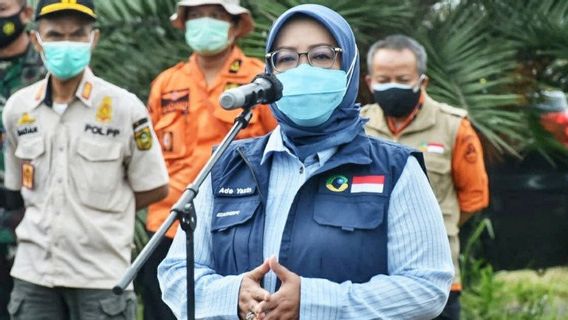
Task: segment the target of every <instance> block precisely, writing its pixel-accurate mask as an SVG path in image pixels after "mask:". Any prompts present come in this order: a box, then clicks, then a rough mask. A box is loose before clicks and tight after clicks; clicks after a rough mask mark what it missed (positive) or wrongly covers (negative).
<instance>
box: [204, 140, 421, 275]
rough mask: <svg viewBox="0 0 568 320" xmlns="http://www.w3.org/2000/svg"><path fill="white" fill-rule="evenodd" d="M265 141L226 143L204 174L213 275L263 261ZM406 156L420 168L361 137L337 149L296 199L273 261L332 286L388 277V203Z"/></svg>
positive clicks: (395, 148)
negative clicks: (209, 193)
mask: <svg viewBox="0 0 568 320" xmlns="http://www.w3.org/2000/svg"><path fill="white" fill-rule="evenodd" d="M267 141H268V136H265V137H262V138H257V139H249V140H241V141H238V142H235V143H233V144H232V145H231V146H230V147H229V149H228V150H227V152H226V153H225V155H224V156H223V157H222V158H221V159H220V161H219V162H218V163H217V164H216V166H215V167H214V168H213V171H212V173H211V177H212V185H213V195H214V205H213V215H212V221H210V222H209V223H211V233H212V245H213V248H212V249H213V250H212V251H213V256H214V265H215V270H216V271H217V273H218V274H221V275H236V274H241V273H243V272H247V271H250V270H252V269H253V268H255V267H257V266H259V265H260V264H262V262H263V235H264V220H265V210H266V199H267V194H268V192H269V190H268V183H269V178H270V168H271V161H266V162H265V163H264V164H263V165H260V161H261V159H262V156H263V153H264V149H265V146H266V143H267ZM410 155H414V156H416V157H417V159H418V160H419V162H420V163H421V165H422V167H424V165H423V161H422V154H421V153H415V152H413V150H411V149H408V148H406V147H403V146H400V145H396V144H392V143H389V142H385V141H382V140H377V139H374V138H370V137H367V136H365V135H359V136H357V137H356V138H355V140H354V141H352V142H351V143H349V144H346V145H343V146H340V147H339V148H338V150H337V153H336V154H335V155H334V156H332V157H331V158H330V159H329V160H328V161H327V163H326V164H325V165H324V166H323V167H322V168H320V169H319V170H318V171H317V172H316V173H315V174H314V175H313V176H312V177H311V178H310V179H309V180H308V181H306V183H305V184H304V185H303V186H302V187H301V188H300V190H299V191H298V193H297V194H296V196H295V198H294V202H293V204H292V206H291V208H290V212H288V213H287V214H288V219H287V222H286V226H285V228H284V233H283V236H282V243H281V248H280V253H279V257H278V259H279V261H280V263H282V264H283V265H284V266H285V267H287V268H288V269H289V270H291V271H293V272H295V273H296V274H298V275H300V276H302V277H310V278H324V279H328V280H331V281H334V282H338V283H341V282H344V281H347V280H350V281H352V282H354V283H363V282H367V281H369V280H370V279H371V277H373V276H375V275H377V274H387V273H388V267H387V266H388V261H387V219H388V214H387V213H388V206H389V199H390V195H391V192H392V190H393V189H394V186H395V184H396V182H397V180H398V178H399V177H400V174H401V172H402V170H403V168H404V166H405V164H406V161H407V159H408V157H409V156H410ZM281 214H286V212H282V213H281ZM204 223H208V222H204Z"/></svg>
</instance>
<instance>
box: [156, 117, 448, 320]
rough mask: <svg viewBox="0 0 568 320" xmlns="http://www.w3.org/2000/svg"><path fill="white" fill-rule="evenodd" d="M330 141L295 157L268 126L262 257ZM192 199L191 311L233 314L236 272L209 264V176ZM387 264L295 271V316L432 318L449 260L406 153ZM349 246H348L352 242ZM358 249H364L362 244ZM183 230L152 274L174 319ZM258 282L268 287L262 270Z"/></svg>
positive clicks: (442, 296) (180, 305) (428, 195)
mask: <svg viewBox="0 0 568 320" xmlns="http://www.w3.org/2000/svg"><path fill="white" fill-rule="evenodd" d="M335 151H336V149H330V150H327V151H324V152H320V153H318V154H317V157H315V156H313V157H311V158H310V157H309V158H308V159H306V161H305V163H306V164H307V165H304V164H302V163H301V162H300V161H299V160H298V158H297V157H296V156H294V155H292V154H291V153H290V152H289V151H288V150H287V148H286V147H285V146H284V144H283V143H282V138H281V133H280V130H279V128H276V129H275V130H274V132H273V133H272V135H271V137H270V139H269V141H268V144H267V146H266V149H265V153H264V157H263V161H264V159H265V158H266V157H268V156H269V155H271V156H272V157H273V160H272V167H271V171H270V181H269V190H270V192H269V193H268V199H267V208H266V221H265V236H264V242H263V244H264V248H263V254H264V258H265V259H266V258H269V257H270V256H272V255H275V256H278V253H279V251H280V242H281V238H282V232H283V230H284V226H285V224H286V220H287V215H286V214H282V213H283V212H288V211H289V209H290V207H291V205H292V202H293V200H294V197H295V195H296V193H297V191H298V190H299V189H300V187H301V186H302V185H303V183H304V182H306V181H307V179H308V178H309V177H310V176H311V175H312V174H313V173H314V172H315V171H316V170H317V169H318V168H320V167H321V166H322V165H323V164H324V163H325V162H326V161H327V160H328V159H329V158H330V157H331V156H333V154H334V153H335ZM200 190H201V192H200V193H199V195H198V197H197V198H196V200H195V206H196V210H197V215H198V219H197V221H198V225H197V229H196V231H195V296H196V318H197V319H238V315H237V310H238V294H239V288H240V283H241V278H242V275H235V276H225V277H223V276H221V275H219V274H216V273H215V270H214V269H213V259H212V253H211V234H210V229H211V225H210V221H211V215H212V206H213V194H212V191H211V180H210V178H209V179H207V180H206V181H205V183H204V184H203V186H202V188H201V189H200ZM388 217H389V219H388V220H387V221H388V222H387V223H388V228H387V229H388V244H387V249H388V257H387V259H388V272H389V275H377V276H375V277H373V278H371V280H370V281H369V282H366V283H360V284H356V283H351V282H349V281H346V282H343V283H341V284H339V283H334V282H331V281H329V280H326V279H316V278H303V277H302V278H301V292H300V318H301V319H325V320H327V319H432V318H434V317H435V316H437V315H438V314H439V313H440V312H441V311H442V309H443V307H444V305H445V303H446V299H447V297H448V293H449V288H450V285H451V282H452V278H453V272H454V271H453V265H452V260H451V256H450V248H449V244H448V239H447V236H446V232H445V229H444V223H443V220H442V213H441V211H440V208H439V206H438V203H437V201H436V198H435V197H434V194H433V192H432V189H431V188H430V184H429V183H428V180H427V179H426V176H425V175H424V173H423V172H422V169H421V168H420V166H419V165H418V162H417V161H416V159H414V158H413V157H410V158H409V160H408V161H407V164H406V166H405V168H404V170H403V172H402V174H401V176H400V178H399V180H398V182H397V184H396V185H395V187H394V190H393V192H392V194H391V198H390V204H389V212H388ZM354 249H355V248H354ZM363 250H370V249H369V248H365V249H363ZM185 258H186V257H185V234H184V232H183V231H182V230H178V232H177V234H176V237H175V239H174V242H173V244H172V247H171V249H170V251H169V253H168V256H167V257H166V259H164V261H163V262H162V263H161V264H160V266H159V269H158V278H159V280H160V287H161V288H162V292H163V294H162V298H163V299H164V301H165V302H166V303H167V304H168V305H169V306H170V308H171V309H172V310H173V312H174V313H175V314H176V316H177V317H178V318H180V319H185V318H186V317H187V314H186V308H187V301H186V300H187V295H186V281H185V275H186V271H185V265H186V260H185ZM264 284H265V289H266V290H268V291H270V292H274V289H275V285H276V277H275V275H274V273H273V272H269V273H268V274H267V275H266V276H265V279H264Z"/></svg>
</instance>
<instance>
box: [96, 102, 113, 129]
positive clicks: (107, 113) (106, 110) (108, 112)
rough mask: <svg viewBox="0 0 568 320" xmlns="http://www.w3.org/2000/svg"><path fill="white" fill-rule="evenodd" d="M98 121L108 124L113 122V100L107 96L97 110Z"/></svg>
mask: <svg viewBox="0 0 568 320" xmlns="http://www.w3.org/2000/svg"><path fill="white" fill-rule="evenodd" d="M96 117H97V121H98V122H102V123H107V122H110V121H111V120H112V98H111V97H109V96H106V97H104V98H103V101H102V102H101V104H100V105H99V107H98V108H97V115H96Z"/></svg>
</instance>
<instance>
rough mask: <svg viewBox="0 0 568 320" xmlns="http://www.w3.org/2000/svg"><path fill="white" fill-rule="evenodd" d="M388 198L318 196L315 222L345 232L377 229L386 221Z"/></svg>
mask: <svg viewBox="0 0 568 320" xmlns="http://www.w3.org/2000/svg"><path fill="white" fill-rule="evenodd" d="M387 201H388V198H386V197H378V196H356V197H346V196H334V195H318V196H316V200H315V203H316V205H315V207H314V220H315V221H316V222H317V223H318V224H320V225H324V226H330V227H337V228H341V229H342V230H344V231H354V230H355V229H360V230H372V229H376V228H377V227H378V226H379V225H380V224H381V223H382V222H383V220H384V216H385V208H386V202H387Z"/></svg>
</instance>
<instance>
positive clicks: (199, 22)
mask: <svg viewBox="0 0 568 320" xmlns="http://www.w3.org/2000/svg"><path fill="white" fill-rule="evenodd" d="M230 28H231V24H230V23H228V22H226V21H222V20H218V19H213V18H207V17H205V18H199V19H191V20H187V21H186V23H185V41H186V42H187V44H188V45H189V46H190V47H191V48H192V49H193V51H195V52H197V53H199V54H201V55H204V56H207V55H214V54H217V53H219V52H221V51H223V50H225V49H226V48H227V47H228V46H229V43H230V42H229V29H230Z"/></svg>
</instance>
